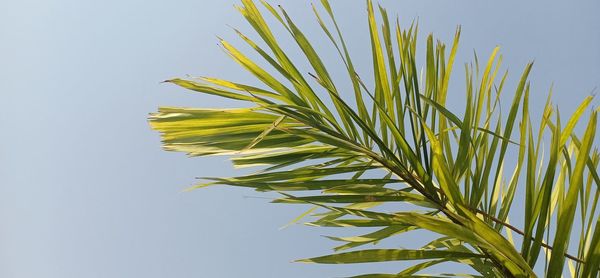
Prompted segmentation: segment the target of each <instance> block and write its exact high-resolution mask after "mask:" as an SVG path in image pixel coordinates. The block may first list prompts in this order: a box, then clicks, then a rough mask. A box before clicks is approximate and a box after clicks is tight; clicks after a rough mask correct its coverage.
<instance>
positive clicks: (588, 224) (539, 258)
mask: <svg viewBox="0 0 600 278" xmlns="http://www.w3.org/2000/svg"><path fill="white" fill-rule="evenodd" d="M261 3H262V8H261V7H259V6H257V5H256V4H255V3H254V2H253V1H252V0H242V4H241V5H240V6H237V7H236V8H237V9H238V10H239V12H240V13H241V14H242V16H243V17H244V18H245V19H246V20H247V21H248V23H249V24H250V25H251V26H252V27H253V29H254V31H255V32H256V34H257V35H258V37H259V39H260V40H261V41H262V42H258V41H257V40H255V39H253V38H251V37H252V36H250V35H247V34H243V33H242V32H240V31H238V30H235V32H236V33H237V34H238V35H239V37H240V38H241V40H242V42H244V43H246V44H248V46H249V47H250V49H252V50H254V51H256V54H258V56H256V57H260V58H261V59H263V60H262V61H255V60H253V59H252V58H251V57H250V55H247V54H245V53H243V52H242V51H240V50H239V49H240V48H237V47H235V46H234V45H233V44H232V43H230V42H227V41H225V40H222V39H221V44H222V46H223V48H224V50H225V51H226V53H227V54H228V55H229V56H230V57H231V58H232V59H233V60H234V61H236V62H237V63H239V64H240V65H241V66H242V68H244V69H245V70H247V71H248V72H250V73H251V74H252V75H254V76H255V77H256V78H257V79H258V80H259V81H260V82H262V84H263V85H264V86H263V87H262V88H261V87H257V86H251V85H247V84H241V83H237V82H233V81H228V80H224V79H220V78H209V77H202V78H186V79H180V78H176V79H171V80H168V81H167V82H169V83H172V84H175V85H178V86H181V87H183V88H186V89H189V90H193V91H197V92H201V93H207V94H211V95H216V96H219V97H224V98H229V99H233V100H237V101H243V102H247V103H251V104H253V107H251V108H235V109H230V108H229V109H208V108H201V109H198V108H177V107H162V108H160V109H159V111H158V112H157V113H154V114H151V116H150V124H151V126H152V128H154V129H156V130H157V131H159V132H160V133H161V134H162V139H163V143H164V148H165V149H166V150H169V151H179V152H185V153H187V154H189V155H190V156H206V155H230V156H232V162H233V164H234V165H235V166H236V167H250V166H259V167H262V168H261V170H260V171H259V172H258V173H254V174H249V175H245V176H239V177H229V178H223V177H206V178H203V179H202V181H201V182H199V183H198V184H197V185H196V186H194V187H193V188H192V189H194V188H201V187H204V186H209V185H230V186H239V187H248V188H253V189H255V190H257V191H274V192H278V193H280V194H281V198H278V199H276V200H274V201H273V202H275V203H287V204H307V205H311V206H313V208H311V209H310V210H309V211H308V212H306V213H304V214H302V215H301V216H299V217H298V218H296V219H294V221H292V222H297V221H300V220H301V219H303V218H305V217H314V218H315V219H314V220H312V221H310V222H308V223H307V224H308V225H311V226H319V227H341V228H343V227H352V228H368V227H371V228H376V230H371V231H370V232H368V233H363V234H361V235H358V236H353V237H336V236H331V237H329V238H330V239H332V240H333V241H335V242H338V243H339V242H342V245H340V246H338V247H336V248H335V251H336V253H334V254H330V255H324V256H318V257H315V258H310V259H304V260H300V261H302V262H312V263H325V264H332V263H333V264H346V263H365V262H383V261H398V260H409V261H418V262H415V264H414V265H413V266H411V267H409V268H407V269H404V270H399V271H400V272H398V273H396V274H367V275H360V276H355V277H409V276H410V277H430V276H428V274H422V271H425V270H427V269H429V268H430V267H433V266H436V265H439V264H444V263H447V262H456V263H461V264H464V265H466V266H469V267H470V268H471V269H472V270H473V272H474V273H477V274H457V273H455V274H435V275H433V276H435V277H456V276H460V277H491V276H504V277H536V275H542V273H535V272H534V269H536V270H538V269H542V271H543V274H545V275H546V276H548V277H561V276H562V275H563V274H565V273H566V271H567V269H566V268H565V266H566V265H569V269H568V272H569V273H570V274H571V275H572V276H576V277H597V276H598V274H599V268H600V222H599V221H600V220H599V214H600V212H599V211H600V210H599V209H598V199H599V196H600V193H599V192H600V190H599V187H600V178H599V176H598V173H597V167H598V163H599V161H600V154H599V153H598V151H597V149H595V148H594V147H593V143H594V139H595V134H596V125H597V115H596V114H597V111H593V110H592V111H591V112H590V109H589V108H588V106H589V104H590V103H591V100H592V98H591V97H588V98H586V99H585V100H584V101H583V102H582V104H581V105H580V106H579V107H578V109H577V110H576V111H575V112H574V113H573V114H572V115H571V116H570V118H569V120H568V121H567V122H566V124H565V125H564V126H562V125H561V117H560V115H559V113H558V108H555V107H554V106H553V104H552V103H551V102H550V98H548V101H547V102H546V106H545V109H544V112H543V115H542V118H541V120H540V121H539V126H537V127H535V128H534V126H533V124H532V115H530V113H529V107H530V104H531V102H532V100H531V99H530V90H531V87H530V83H529V80H528V77H529V74H530V72H531V70H532V67H533V64H532V63H529V64H527V65H526V66H525V69H524V70H523V72H522V74H521V77H520V79H519V81H518V84H516V88H515V91H514V94H513V97H512V103H511V105H510V107H509V109H508V113H507V114H506V117H504V116H503V115H502V113H501V111H500V109H497V108H498V107H499V100H500V95H501V94H502V92H503V91H504V90H505V87H506V86H505V81H506V78H507V76H508V74H507V73H504V74H501V70H500V69H501V67H502V56H501V55H500V52H499V48H495V49H493V51H492V52H491V54H490V56H489V58H488V60H487V62H486V64H485V66H484V67H481V68H480V67H479V61H478V58H477V56H475V61H474V64H473V63H471V64H466V65H465V76H466V79H465V104H466V105H465V110H464V113H462V114H457V113H454V112H452V111H451V109H449V108H447V106H446V101H447V99H448V96H449V92H448V91H449V82H450V79H451V74H452V72H453V66H454V62H455V59H456V54H457V51H458V44H459V39H460V33H461V30H460V28H458V29H457V31H456V34H455V37H454V40H453V42H452V46H451V47H450V49H449V51H448V49H447V47H446V45H445V44H443V43H442V42H440V41H436V40H435V39H434V37H433V35H429V36H428V37H427V41H426V45H425V49H426V53H425V59H424V62H423V66H424V70H423V73H424V74H423V75H421V74H420V72H419V71H418V70H417V68H418V66H417V65H420V62H419V61H420V59H418V57H419V56H418V55H417V37H418V36H417V34H418V27H417V25H414V24H413V25H411V26H410V27H408V28H407V29H403V28H402V27H401V26H400V24H399V21H396V22H395V23H394V22H393V21H390V19H389V16H388V13H387V11H386V10H385V9H384V8H382V7H379V16H380V18H381V20H378V15H377V14H376V9H375V8H374V6H373V3H372V2H371V1H370V0H369V1H367V11H368V15H367V18H366V19H365V21H366V22H365V23H366V24H367V26H368V30H369V38H370V40H369V41H370V45H371V53H370V55H371V56H372V59H373V77H372V84H374V86H373V88H370V87H369V86H367V85H366V83H368V82H364V81H365V80H363V79H362V78H361V75H360V74H359V72H358V69H357V68H355V66H354V63H353V62H352V59H351V56H352V55H351V53H350V51H349V49H348V47H347V45H346V42H345V41H344V39H343V35H342V28H341V26H339V25H338V23H337V22H336V17H335V15H334V12H333V9H332V7H331V5H330V4H329V3H328V1H327V0H321V4H322V8H323V9H324V11H325V13H323V12H321V11H320V9H319V8H318V7H315V6H313V11H314V14H315V16H316V20H317V22H318V24H319V26H320V27H321V29H322V30H323V32H324V34H325V37H326V38H325V41H329V42H330V43H331V45H332V46H333V47H334V48H335V50H336V51H337V53H338V54H339V57H340V60H341V63H340V64H339V65H338V67H337V68H334V67H328V66H327V65H326V63H325V59H322V57H321V56H320V55H319V52H318V50H319V48H318V47H315V46H316V45H318V44H320V43H321V42H318V43H315V42H311V41H310V40H309V39H308V37H307V36H306V35H305V34H304V33H303V32H302V30H301V28H300V26H298V25H297V24H296V23H295V22H294V20H293V18H291V16H290V15H289V14H288V13H286V11H285V9H283V8H281V7H279V9H277V8H275V7H273V6H271V5H270V4H269V3H267V2H266V1H261ZM262 9H264V10H266V11H267V13H268V14H269V15H270V16H273V17H274V18H275V20H276V21H275V22H276V24H280V25H281V26H282V27H283V28H284V30H286V31H287V32H288V33H289V36H290V39H291V41H293V42H294V43H296V44H297V45H298V47H299V50H300V51H301V54H302V55H303V56H304V58H305V59H306V61H308V65H309V66H310V68H311V71H313V72H310V73H306V74H303V73H301V71H300V70H299V68H300V67H299V66H298V65H297V64H295V63H294V61H292V60H291V59H290V56H288V54H286V53H287V51H286V50H284V49H283V48H282V44H281V42H280V39H281V38H280V36H278V35H277V36H276V35H275V34H274V33H273V31H272V28H271V27H270V26H269V25H268V24H267V23H266V22H267V21H266V20H265V17H264V16H263V13H262V12H261V10H262ZM325 14H326V15H327V17H324V16H323V15H325ZM263 43H264V45H266V48H263V47H262V46H260V44H263ZM319 46H320V47H321V45H319ZM340 65H341V66H342V67H343V68H339V66H340ZM267 66H268V67H267ZM334 70H336V71H337V70H340V71H342V72H346V73H347V75H348V77H349V82H350V83H351V84H349V85H351V86H348V88H351V92H345V91H343V90H341V89H340V88H344V87H345V86H340V85H339V84H338V83H336V81H335V80H334V78H333V77H332V76H333V75H332V74H331V72H333V71H334ZM273 71H274V72H276V73H277V75H275V74H272V72H273ZM277 76H280V77H281V78H279V77H277ZM313 81H314V82H313ZM311 84H312V85H311ZM315 84H316V85H315ZM329 104H330V105H329ZM246 105H247V104H246ZM586 113H589V115H590V117H589V120H588V121H587V127H586V128H585V132H584V134H583V135H581V138H580V137H579V136H578V135H577V134H576V133H575V130H576V125H577V123H578V122H580V121H581V118H582V117H584V116H583V115H584V114H586ZM545 136H547V137H548V138H550V140H549V142H545V141H544V137H545ZM315 191H320V194H319V193H314V192H315ZM521 192H523V194H521ZM291 193H293V194H294V195H291ZM393 204H397V205H393ZM315 208H318V211H319V212H318V213H316V211H317V210H315ZM521 208H522V211H516V210H518V209H521ZM578 213H579V217H576V216H577V214H578ZM509 215H510V216H511V218H512V219H514V218H515V217H522V218H523V223H524V224H523V227H522V228H518V227H516V226H513V225H511V224H509V220H508V219H509ZM414 230H426V231H429V232H431V233H432V234H436V235H438V237H437V238H436V239H434V240H433V241H430V242H429V243H427V244H425V245H423V246H422V247H421V248H416V249H398V248H396V249H385V248H379V249H369V248H367V249H362V250H354V251H348V250H349V249H355V248H358V247H362V248H364V247H365V246H366V245H369V244H375V243H378V242H380V241H382V240H386V239H389V238H392V237H400V238H402V236H403V235H405V234H406V233H409V232H411V231H414ZM513 233H515V234H518V235H519V236H520V237H513ZM574 233H576V235H577V237H578V242H572V238H573V236H572V235H573V234H574ZM338 251H343V252H342V253H338Z"/></svg>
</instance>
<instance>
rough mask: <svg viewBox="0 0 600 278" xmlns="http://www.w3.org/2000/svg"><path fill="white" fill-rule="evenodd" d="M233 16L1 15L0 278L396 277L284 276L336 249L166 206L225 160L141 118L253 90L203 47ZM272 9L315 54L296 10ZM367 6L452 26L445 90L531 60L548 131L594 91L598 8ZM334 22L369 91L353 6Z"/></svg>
mask: <svg viewBox="0 0 600 278" xmlns="http://www.w3.org/2000/svg"><path fill="white" fill-rule="evenodd" d="M237 2H238V1H237V0H236V1H230V0H227V1H223V0H219V1H216V0H215V1H201V0H173V1H141V0H104V1H90V0H12V1H11V0H0V277H2V278H5V277H6V278H37V277H51V278H71V277H74V278H75V277H94V278H95V277H97V278H100V277H111V278H112V277H114V278H120V277H123V278H125V277H144V278H159V277H225V278H230V277H231V278H232V277H242V276H243V277H342V276H348V275H351V274H360V273H366V272H377V271H380V272H386V271H390V272H391V271H395V270H400V269H401V268H400V267H399V266H404V265H405V264H399V263H391V264H385V265H383V266H382V265H356V266H342V265H338V266H335V265H334V266H332V265H324V266H320V265H304V264H297V263H290V261H292V260H294V259H298V258H303V257H310V256H317V255H321V254H326V253H328V252H329V251H330V248H332V247H333V246H334V243H333V242H331V241H329V240H326V239H324V238H322V237H320V235H323V234H333V233H334V231H333V230H322V229H319V228H311V227H304V226H299V225H296V226H293V227H291V228H288V229H285V230H279V227H281V226H283V225H285V224H286V223H287V222H288V221H290V220H291V219H293V218H294V217H295V216H297V215H298V214H299V213H301V212H302V211H303V208H302V207H297V206H286V205H275V204H269V203H268V200H264V199H254V198H244V196H261V195H260V194H258V193H255V192H253V191H250V190H243V189H233V188H227V187H214V188H209V189H205V190H200V191H194V192H190V193H182V192H181V190H182V189H184V188H185V187H187V186H189V185H190V184H191V183H192V182H193V181H194V177H196V176H207V175H211V176H232V175H237V174H240V172H236V171H234V170H233V169H232V168H231V166H230V164H229V162H227V161H226V160H225V159H224V158H220V157H219V158H194V159H188V158H186V157H185V156H184V155H183V154H179V153H168V152H165V151H163V150H162V149H161V148H160V142H159V138H158V135H157V134H156V132H154V131H152V130H150V128H149V127H148V124H147V122H146V118H147V115H148V113H150V112H153V111H155V110H156V109H157V107H158V106H160V105H170V106H176V105H177V106H191V107H222V106H231V105H232V104H233V103H231V102H228V101H225V102H224V101H223V100H222V99H219V98H216V97H210V96H206V95H201V94H190V93H188V92H186V91H185V90H183V89H180V88H177V87H175V86H172V85H166V84H159V82H160V81H162V80H164V79H167V78H170V77H175V76H183V75H185V74H192V75H211V76H219V77H226V78H229V79H234V80H239V81H248V82H254V81H252V79H251V78H250V77H249V76H248V74H246V73H245V72H243V70H242V69H241V68H239V67H238V66H237V65H236V64H234V63H233V62H231V61H230V60H229V59H228V57H227V56H226V55H225V54H224V53H223V52H222V51H221V50H220V49H219V47H218V46H217V39H216V36H217V35H219V36H223V37H225V38H229V39H233V41H234V42H235V43H236V44H237V45H241V44H242V43H241V42H240V41H239V40H235V39H234V35H233V33H232V31H231V30H230V28H229V27H227V25H228V24H229V25H232V26H235V27H240V28H241V29H242V30H246V31H249V27H248V26H247V25H246V24H245V23H244V22H243V19H242V17H241V16H240V15H239V14H238V13H237V12H236V11H235V9H234V8H233V4H234V3H237ZM316 2H318V1H316ZM272 3H276V4H277V3H281V4H282V5H283V6H284V7H285V8H286V9H287V10H288V11H289V12H290V14H291V15H292V17H293V18H294V19H295V20H296V21H297V22H298V24H299V25H300V26H302V27H303V28H304V29H305V30H306V32H307V33H308V35H309V37H310V38H312V39H314V40H320V41H323V42H326V40H325V37H324V36H323V34H322V32H321V30H320V29H319V27H318V25H317V24H316V22H315V20H314V16H313V14H312V11H311V10H310V5H309V1H300V0H298V1H272ZM381 3H382V5H383V6H385V7H386V8H387V9H388V11H389V13H390V14H393V15H394V14H397V15H399V16H400V18H401V22H402V23H403V24H404V25H405V26H406V25H407V24H408V23H409V22H410V21H411V20H412V19H414V18H419V22H420V30H421V31H422V35H425V34H427V33H429V32H434V33H435V34H436V35H437V36H438V37H440V38H441V39H443V40H445V41H449V39H450V38H451V37H452V35H453V33H454V30H455V27H456V25H458V24H461V25H462V28H463V29H462V30H463V36H462V43H461V48H460V52H459V54H460V55H459V57H458V59H457V63H456V66H457V67H456V69H457V72H459V71H461V70H462V64H463V63H464V62H467V61H469V59H470V58H471V57H472V56H471V55H472V51H473V49H476V50H477V53H478V54H479V56H480V57H481V59H484V57H486V56H487V55H488V54H489V53H490V51H491V50H492V48H493V47H494V46H495V45H501V46H502V53H503V54H504V58H505V63H504V64H505V65H506V66H507V67H508V68H509V69H510V70H511V74H510V75H509V85H508V86H507V90H506V93H507V94H508V95H510V94H511V93H512V90H513V89H514V86H511V85H512V84H513V83H514V81H515V79H516V78H517V76H518V75H519V74H520V71H521V70H522V68H523V66H524V65H525V63H526V62H527V61H529V60H530V59H535V60H536V64H535V67H534V71H533V73H532V78H531V80H532V84H533V87H532V89H533V91H532V94H533V97H532V98H533V99H534V105H537V106H538V109H539V106H542V105H543V102H544V101H545V94H546V91H547V90H548V88H549V87H550V85H551V84H552V82H554V84H555V86H554V88H555V93H554V100H555V102H557V103H559V104H560V107H561V114H563V115H566V114H567V113H568V112H570V111H572V110H573V109H574V107H575V106H576V105H577V103H578V102H580V101H581V100H582V99H583V98H584V97H585V96H587V95H588V94H589V93H590V92H591V91H592V90H593V89H594V88H595V87H598V86H600V28H599V27H600V17H599V16H598V15H599V11H600V2H599V1H596V0H584V1H555V0H550V1H547V0H544V1H542V0H536V1H516V0H509V1H475V0H468V1H458V0H455V1H431V0H414V1H413V0H411V1H408V0H388V1H381ZM332 4H333V6H334V9H335V12H336V15H337V17H338V19H339V21H340V24H341V26H342V30H343V31H344V32H345V34H346V36H347V37H348V42H349V43H350V44H351V51H352V55H353V56H354V59H355V60H356V63H357V67H358V68H359V70H361V71H364V72H367V73H368V72H369V70H370V65H369V63H370V59H371V58H370V55H371V54H370V48H369V45H368V33H367V24H366V18H365V17H364V15H365V7H366V6H365V1H341V0H337V1H332ZM248 34H250V35H252V36H253V37H256V36H255V35H254V34H253V33H252V32H248ZM282 34H284V33H282ZM281 38H282V40H283V41H287V42H289V43H287V45H290V46H291V41H290V40H289V38H288V37H287V36H285V35H282V36H281ZM421 42H423V40H421ZM321 45H322V47H323V48H324V49H325V50H324V53H326V55H329V54H333V53H334V52H332V51H331V48H330V47H329V45H328V44H326V43H323V44H321ZM291 49H293V50H294V51H295V52H293V53H291V54H290V55H292V56H293V57H299V56H298V55H297V51H296V48H291ZM330 56H331V55H330ZM331 57H332V58H330V59H333V58H335V56H331ZM332 65H335V64H332ZM331 70H332V71H334V72H338V73H339V74H343V72H341V70H343V69H342V68H339V67H337V68H336V67H332V69H331ZM452 82H453V87H452V89H453V91H452V92H450V94H451V95H453V96H454V97H452V98H450V101H451V102H452V103H449V105H450V106H452V105H456V106H460V104H461V100H462V97H463V92H462V91H460V88H461V86H462V84H463V83H462V82H463V80H462V79H460V77H459V76H458V75H457V76H455V78H454V79H453V81H452ZM535 95H539V97H536V96H535ZM538 100H539V101H538ZM598 103H599V102H598V101H597V100H595V101H594V105H595V106H598ZM395 244H396V245H397V246H404V245H409V243H405V242H401V241H400V242H395Z"/></svg>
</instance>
